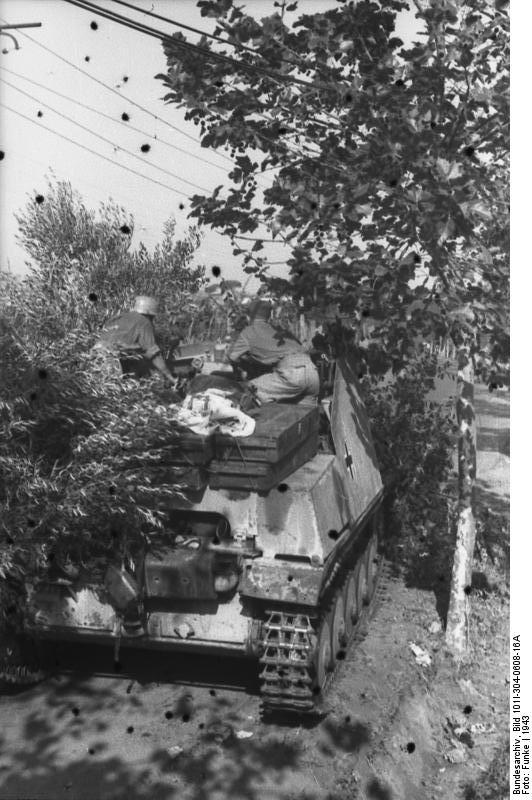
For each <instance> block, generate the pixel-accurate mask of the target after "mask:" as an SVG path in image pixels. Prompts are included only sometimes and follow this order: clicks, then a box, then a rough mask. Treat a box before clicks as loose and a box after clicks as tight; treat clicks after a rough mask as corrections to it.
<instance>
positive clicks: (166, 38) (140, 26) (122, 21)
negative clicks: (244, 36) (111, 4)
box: [64, 0, 313, 88]
mask: <svg viewBox="0 0 532 800" xmlns="http://www.w3.org/2000/svg"><path fill="white" fill-rule="evenodd" d="M64 2H66V3H69V4H70V5H73V6H77V7H78V8H82V9H83V10H84V11H90V12H91V13H93V14H97V15H98V16H101V17H104V18H105V19H110V20H112V21H113V22H116V23H118V24H119V25H124V26H125V27H127V28H131V29H132V30H136V31H138V32H140V33H144V34H146V35H147V36H152V37H154V38H156V39H160V40H161V41H163V42H167V43H168V44H171V45H172V46H175V47H177V48H181V49H182V50H187V51H188V52H193V53H195V54H199V55H201V56H203V57H204V58H207V59H211V60H212V59H215V60H218V61H222V62H224V63H226V64H230V65H231V66H233V67H237V68H238V69H239V70H242V71H244V72H256V73H258V74H261V75H264V76H265V77H268V78H270V79H272V80H277V81H280V82H281V83H294V84H298V85H300V86H307V87H311V88H312V86H313V84H311V83H310V82H309V81H303V80H301V79H300V78H296V77H294V76H293V75H283V74H282V73H280V72H276V71H275V70H272V69H268V68H266V67H261V66H259V65H258V64H249V63H248V62H247V61H242V60H241V59H236V58H231V57H230V56H226V55H224V54H223V53H217V52H216V50H209V49H208V48H206V47H200V46H199V45H197V44H191V43H190V42H187V41H186V40H184V39H176V38H175V37H174V36H170V35H169V34H167V33H164V32H163V31H159V30H157V29H156V28H152V27H150V26H149V25H146V24H144V23H142V22H135V21H134V20H132V19H131V18H129V17H125V16H123V15H122V14H117V13H116V12H115V11H107V10H106V9H103V8H102V7H101V6H98V5H96V4H95V3H91V2H89V0H64Z"/></svg>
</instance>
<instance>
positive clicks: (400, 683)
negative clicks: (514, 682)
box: [0, 390, 509, 800]
mask: <svg viewBox="0 0 532 800" xmlns="http://www.w3.org/2000/svg"><path fill="white" fill-rule="evenodd" d="M478 408H479V414H480V432H479V447H480V454H479V480H480V484H479V486H480V491H481V493H483V495H485V497H484V498H483V501H484V502H488V503H491V506H490V507H495V506H497V508H499V509H501V510H502V511H501V513H502V512H504V509H505V508H506V506H507V501H508V498H507V494H508V462H509V453H508V400H507V398H506V397H505V396H504V395H503V394H502V393H499V394H498V395H489V394H488V392H487V391H485V390H480V392H479V396H478ZM491 544H492V545H493V546H495V543H491ZM496 544H497V546H500V542H498V543H496ZM490 546H491V545H490V542H489V541H488V539H487V538H486V541H482V542H481V548H484V549H486V548H487V549H488V550H489V547H490ZM503 546H504V547H505V546H506V545H505V544H504V543H503ZM488 556H489V554H488ZM420 557H421V558H422V559H423V560H424V561H425V562H427V559H428V560H429V561H430V559H431V555H430V552H427V554H426V556H423V554H421V556H420ZM480 557H482V553H481V556H480ZM488 562H489V557H487V560H486V563H487V564H488ZM482 574H484V579H485V581H487V582H488V584H489V581H490V579H491V578H490V575H489V570H488V569H487V568H486V570H484V572H483V573H482ZM420 575H421V572H420ZM486 576H487V577H486ZM440 577H441V576H435V575H433V578H434V585H437V582H438V579H439V578H440ZM481 583H482V582H481ZM505 602H506V601H505V599H504V592H503V593H502V595H501V594H500V593H497V592H495V593H494V592H493V591H491V590H487V589H486V588H485V587H484V589H480V588H479V589H478V591H477V590H476V589H475V592H474V594H473V597H472V601H471V609H472V610H471V637H472V648H473V650H474V652H475V654H477V655H475V657H474V658H472V659H471V662H470V663H469V664H467V665H466V668H465V670H462V671H461V672H460V673H458V672H457V671H456V669H454V668H453V667H452V665H451V664H450V663H449V661H448V660H447V659H446V657H445V656H444V654H443V634H442V619H441V616H440V614H441V608H440V605H441V604H440V603H439V600H438V592H437V591H435V589H434V586H430V585H429V584H427V582H426V580H416V579H415V576H414V578H412V576H411V577H410V578H409V579H406V578H405V577H404V576H397V577H394V578H392V577H390V575H388V576H387V577H386V578H385V580H384V582H383V592H382V597H381V600H380V602H379V604H378V607H377V609H376V612H375V616H374V619H373V622H372V624H371V626H370V628H369V630H368V633H367V635H366V637H365V638H364V640H363V641H362V642H361V643H360V644H359V645H357V646H356V647H354V648H352V650H351V651H350V652H349V654H348V657H347V659H346V660H345V661H344V662H343V663H342V664H341V665H340V669H339V674H338V676H337V680H336V681H335V684H334V688H333V690H332V693H331V696H330V710H329V713H328V715H327V716H326V717H325V718H324V719H322V720H320V721H313V722H306V723H304V724H300V723H298V722H294V721H293V720H284V721H281V722H279V721H278V722H276V723H275V724H271V723H270V724H265V723H264V722H262V721H261V719H260V708H259V699H258V696H257V693H256V680H255V675H254V670H253V668H249V667H247V666H246V665H242V664H240V663H238V662H237V663H232V662H227V661H226V662H222V661H220V660H216V661H215V663H214V664H213V663H212V662H209V661H207V660H206V659H198V658H193V659H192V658H182V657H181V658H174V657H172V658H168V657H167V656H161V655H152V656H151V657H150V656H148V655H146V654H144V655H141V656H138V655H137V656H135V655H134V654H131V653H126V652H125V651H124V652H123V653H122V654H121V661H122V664H123V668H124V672H123V673H122V674H119V675H115V674H112V653H109V652H105V651H101V652H98V653H94V652H91V653H89V652H88V651H83V650H80V649H79V648H76V649H73V648H72V647H70V648H68V647H61V648H59V649H58V651H57V658H58V661H59V665H60V668H61V670H65V672H64V673H63V672H61V674H59V675H58V676H57V677H55V678H51V679H50V680H48V681H46V682H45V683H43V684H41V685H39V686H36V687H34V688H32V689H30V690H29V691H24V692H21V693H18V694H11V695H3V696H0V716H1V719H2V724H1V726H0V798H1V799H2V800H8V798H9V799H11V798H16V800H22V798H39V799H40V798H42V799H43V800H44V799H46V800H57V798H72V800H112V799H113V798H114V799H116V800H118V798H128V800H141V798H143V799H147V798H157V800H174V799H175V800H177V798H179V799H180V800H229V798H231V800H270V799H271V800H274V799H275V800H325V799H326V798H328V799H329V800H347V798H350V800H351V798H360V799H361V800H363V799H365V800H430V799H431V798H434V800H440V799H445V800H458V799H459V798H460V800H462V798H466V797H471V798H475V797H476V796H475V795H474V794H469V795H467V794H466V793H465V792H466V791H467V785H466V784H467V780H468V779H469V780H471V777H472V776H474V775H475V774H477V773H478V774H480V773H481V772H482V771H483V770H484V771H485V770H486V769H487V766H488V765H489V763H490V761H491V759H492V758H493V755H494V753H495V751H496V748H497V742H498V737H497V733H498V731H499V730H501V726H505V725H506V708H507V705H506V693H507V687H506V685H505V679H504V674H503V673H502V672H501V669H502V667H501V665H502V664H503V663H504V659H505V658H506V631H505V628H504V619H505V614H507V609H506V606H505ZM501 615H502V616H501ZM501 620H502V624H501ZM411 644H415V645H416V646H418V647H421V648H422V649H423V650H424V651H425V652H426V654H427V655H428V656H429V658H430V662H431V663H430V665H428V666H423V665H422V664H420V663H417V662H416V658H415V655H414V653H413V652H412V649H411V647H410V645H411ZM478 653H480V654H481V655H482V659H481V661H478ZM94 670H99V671H101V672H102V671H106V670H107V671H110V670H111V674H108V675H94V674H93V671H94ZM475 726H476V727H475ZM457 731H461V733H460V734H459V733H457ZM464 732H465V733H464ZM468 736H469V739H468ZM487 797H488V795H486V798H487Z"/></svg>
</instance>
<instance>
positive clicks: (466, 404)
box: [445, 349, 476, 660]
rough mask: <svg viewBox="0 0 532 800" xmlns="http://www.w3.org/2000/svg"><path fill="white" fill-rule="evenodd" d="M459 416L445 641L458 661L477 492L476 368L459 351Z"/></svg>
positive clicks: (464, 637)
mask: <svg viewBox="0 0 532 800" xmlns="http://www.w3.org/2000/svg"><path fill="white" fill-rule="evenodd" d="M457 377H458V381H457V398H456V414H457V421H458V426H459V439H458V525H457V532H456V547H455V551H454V563H453V572H452V577H451V588H450V597H449V610H448V613H447V628H446V634H445V639H446V643H447V646H448V648H449V649H450V651H451V653H452V654H453V656H454V657H455V659H457V660H461V659H462V658H463V657H464V655H465V653H466V652H467V645H468V611H469V593H470V591H471V574H472V570H473V551H474V548H475V535H476V526H475V517H474V513H473V492H474V485H475V478H476V425H475V408H474V367H473V361H472V359H471V354H470V352H469V350H465V349H464V350H460V351H459V352H458V376H457Z"/></svg>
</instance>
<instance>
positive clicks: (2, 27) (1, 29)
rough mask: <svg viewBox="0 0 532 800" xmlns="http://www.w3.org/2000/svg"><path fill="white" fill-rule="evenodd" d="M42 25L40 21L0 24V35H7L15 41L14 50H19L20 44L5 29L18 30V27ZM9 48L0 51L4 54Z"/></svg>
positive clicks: (38, 26) (37, 26)
mask: <svg viewBox="0 0 532 800" xmlns="http://www.w3.org/2000/svg"><path fill="white" fill-rule="evenodd" d="M41 26H42V22H20V23H19V24H18V25H0V35H2V34H3V35H4V36H9V38H10V39H12V40H13V41H14V43H15V50H20V45H19V43H18V42H17V40H16V39H15V37H14V36H13V34H12V33H6V31H12V30H15V31H16V30H18V29H19V28H40V27H41ZM8 52H9V50H7V48H4V49H3V50H2V53H3V54H4V55H5V54H6V53H8Z"/></svg>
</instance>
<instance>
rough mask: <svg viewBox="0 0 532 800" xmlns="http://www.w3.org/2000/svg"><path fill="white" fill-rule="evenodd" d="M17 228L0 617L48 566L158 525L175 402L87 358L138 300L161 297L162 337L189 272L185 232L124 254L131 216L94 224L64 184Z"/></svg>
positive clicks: (158, 386) (32, 207)
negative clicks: (20, 252)
mask: <svg viewBox="0 0 532 800" xmlns="http://www.w3.org/2000/svg"><path fill="white" fill-rule="evenodd" d="M18 222H19V232H20V241H21V242H22V243H23V245H24V246H25V248H26V251H27V252H28V254H29V255H30V257H31V258H32V259H33V263H32V264H31V266H30V271H29V273H28V274H27V275H26V276H25V277H24V278H22V279H17V278H15V277H14V276H12V275H10V274H9V273H5V272H0V297H1V301H0V323H1V324H0V350H1V352H2V382H1V385H0V519H1V522H0V578H2V582H1V588H0V618H1V616H2V614H6V613H8V611H9V609H10V608H12V607H16V604H14V605H13V604H12V603H10V602H9V597H11V596H13V597H16V596H18V593H19V592H20V591H21V585H22V582H23V581H24V580H26V579H30V578H31V577H32V575H34V574H35V570H36V569H38V568H39V567H42V566H43V565H46V564H49V563H51V562H50V559H52V558H57V559H58V560H60V559H62V558H71V559H72V560H74V561H75V562H77V563H80V561H81V560H83V559H87V558H88V559H91V558H94V557H95V556H96V555H97V554H98V553H99V552H106V553H108V554H111V555H113V552H114V551H116V547H117V542H118V541H119V540H121V539H122V538H123V537H126V538H127V539H129V543H130V545H131V546H134V545H135V542H138V541H139V537H141V536H142V535H143V533H144V532H145V530H146V527H148V528H149V527H153V526H161V525H162V524H163V523H164V515H162V514H161V513H159V511H158V506H157V504H156V503H155V501H154V498H155V497H157V498H158V500H159V501H160V500H161V498H164V497H165V496H166V495H167V494H168V493H172V494H173V493H175V492H176V491H178V490H179V477H177V478H176V477H175V475H174V477H171V478H169V477H168V470H167V469H166V467H165V457H164V454H165V452H166V451H165V450H164V449H163V448H164V447H166V446H167V445H168V444H170V443H171V442H172V441H173V437H175V422H174V421H173V420H172V419H171V417H170V416H169V415H167V414H164V413H162V411H161V407H163V406H164V405H168V404H169V403H170V402H175V399H176V398H175V394H174V393H173V392H172V391H171V390H167V389H165V388H164V386H163V385H162V383H161V382H160V381H159V380H158V379H157V378H153V379H151V380H149V381H145V382H143V383H142V384H139V383H138V382H136V381H130V380H122V379H121V378H117V377H113V376H112V375H109V374H107V372H106V371H105V370H104V369H102V368H101V366H99V365H98V363H96V362H95V361H94V358H93V356H92V354H91V347H92V345H93V344H94V342H95V340H96V337H97V334H98V328H99V327H100V324H101V322H103V320H104V319H105V318H106V317H108V316H109V315H111V314H114V313H116V312H118V311H120V310H122V309H123V308H124V307H126V308H127V307H129V304H130V303H131V300H132V298H133V296H134V295H135V294H139V293H150V294H155V295H157V296H158V297H159V298H160V299H161V301H162V303H163V323H164V322H165V321H166V330H167V332H168V335H172V336H175V335H176V334H175V326H173V325H172V320H171V316H172V314H173V313H174V312H175V309H176V307H178V306H179V304H180V301H181V300H182V299H183V297H184V296H186V295H187V293H188V294H191V293H193V292H195V291H196V290H197V288H198V286H199V284H200V281H201V279H202V275H203V270H202V269H201V268H191V267H190V261H191V258H192V256H193V254H194V251H195V249H196V247H197V245H198V243H199V236H198V234H197V231H195V230H194V229H192V230H190V231H189V232H188V233H187V235H186V237H185V238H184V239H183V240H182V241H179V240H176V239H175V226H174V223H172V222H170V223H168V224H167V225H166V226H165V229H164V235H163V241H162V243H161V244H160V245H157V246H156V247H155V250H154V252H153V253H149V252H148V251H147V249H146V248H145V247H144V246H143V245H140V246H139V248H138V249H137V250H135V251H133V252H130V250H129V248H130V244H131V235H132V231H133V220H132V219H131V217H130V216H129V215H127V214H126V212H125V211H124V210H123V209H121V208H119V207H118V206H116V205H115V204H114V203H112V202H109V203H108V204H106V205H102V206H101V208H100V212H99V214H95V213H94V212H93V211H91V210H89V209H87V208H86V207H85V206H84V204H83V202H82V200H81V198H80V197H79V195H78V194H77V193H75V192H73V191H72V189H71V187H70V186H69V184H66V183H59V184H57V185H52V184H50V186H49V192H47V194H46V196H45V197H44V200H43V202H42V203H40V204H35V203H33V202H30V203H29V204H28V206H27V207H26V209H25V211H24V212H22V213H20V214H19V215H18ZM126 225H127V227H128V232H125V231H124V230H122V227H123V226H126ZM92 295H94V296H92ZM164 332H165V329H164V327H163V333H164ZM19 605H20V604H19Z"/></svg>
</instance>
